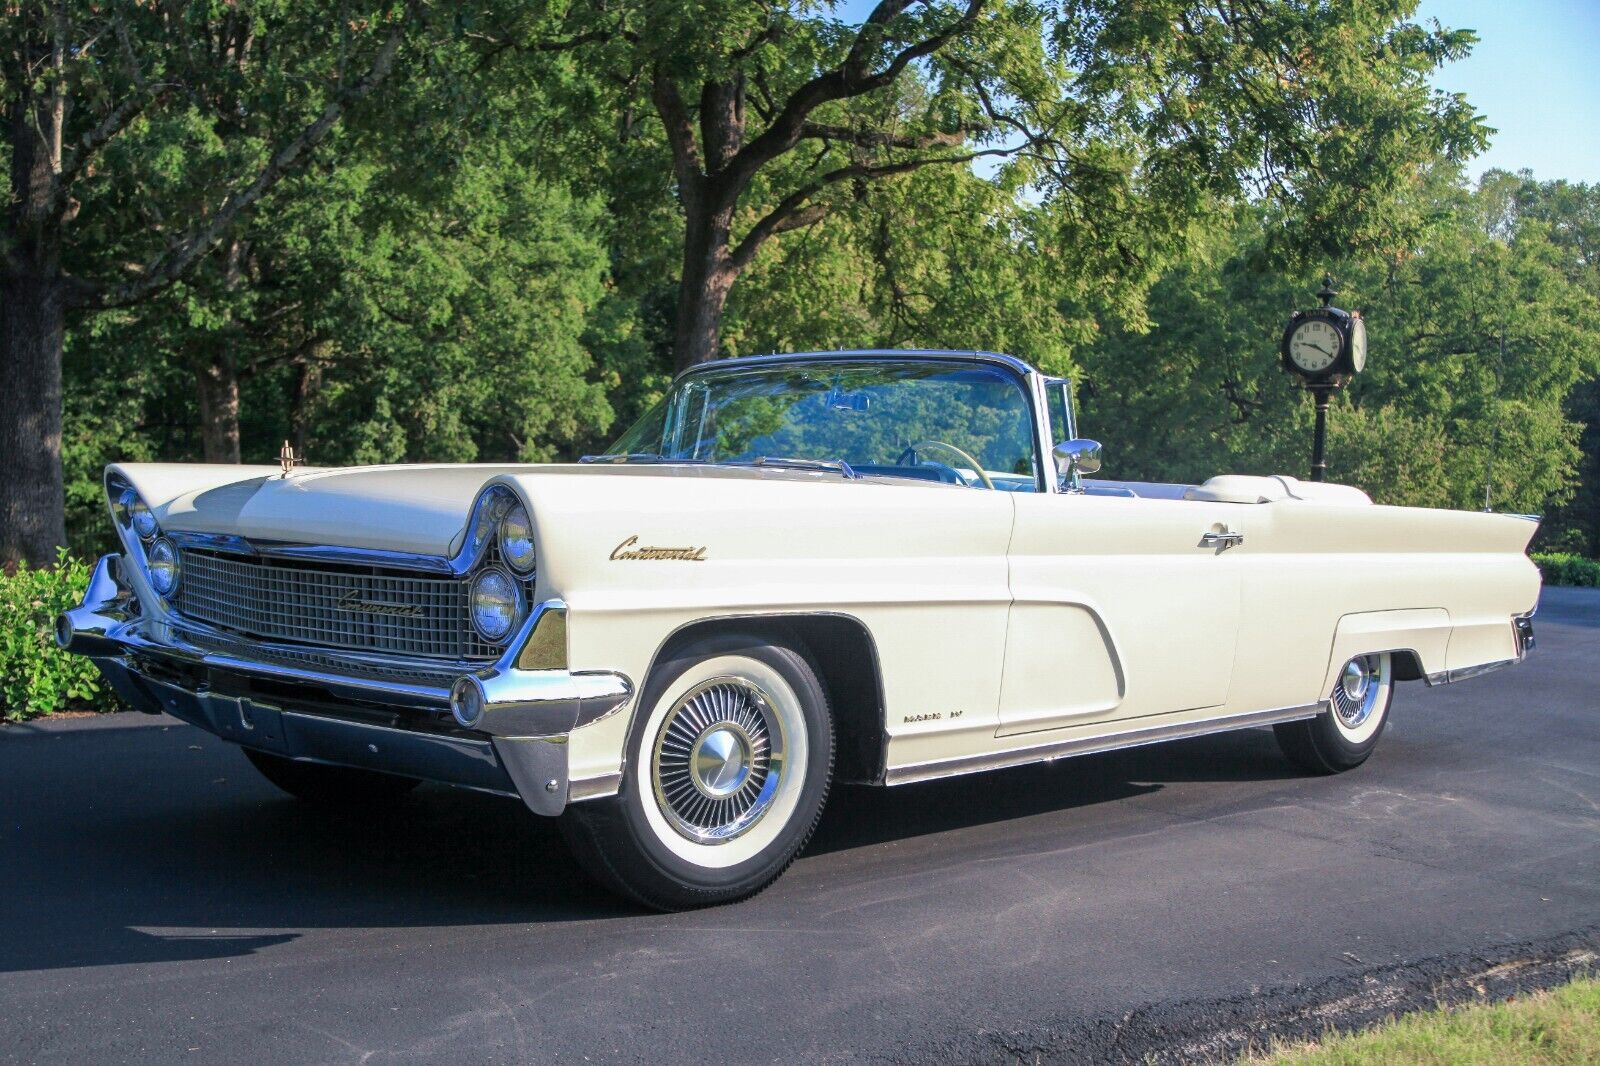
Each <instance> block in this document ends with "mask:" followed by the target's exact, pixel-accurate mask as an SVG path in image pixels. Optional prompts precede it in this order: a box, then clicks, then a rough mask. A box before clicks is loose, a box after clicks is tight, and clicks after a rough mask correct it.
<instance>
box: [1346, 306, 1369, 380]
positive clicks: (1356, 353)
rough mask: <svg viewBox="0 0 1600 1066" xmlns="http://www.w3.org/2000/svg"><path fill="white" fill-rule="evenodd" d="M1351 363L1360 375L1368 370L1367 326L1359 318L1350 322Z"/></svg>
mask: <svg viewBox="0 0 1600 1066" xmlns="http://www.w3.org/2000/svg"><path fill="white" fill-rule="evenodd" d="M1350 363H1351V365H1352V366H1354V367H1355V368H1356V373H1358V374H1359V373H1361V371H1363V370H1365V369H1366V368H1367V324H1366V323H1365V322H1364V321H1362V320H1361V319H1359V318H1357V319H1352V320H1351V322H1350Z"/></svg>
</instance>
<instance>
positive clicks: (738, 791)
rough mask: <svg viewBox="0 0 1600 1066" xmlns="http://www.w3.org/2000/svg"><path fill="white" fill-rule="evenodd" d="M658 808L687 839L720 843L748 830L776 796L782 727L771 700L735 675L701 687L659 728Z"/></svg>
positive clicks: (655, 776) (654, 766) (655, 761)
mask: <svg viewBox="0 0 1600 1066" xmlns="http://www.w3.org/2000/svg"><path fill="white" fill-rule="evenodd" d="M651 764H652V765H651V776H652V778H653V779H654V781H653V783H654V786H655V795H656V803H657V804H658V806H659V807H660V808H661V813H662V814H664V815H665V816H666V818H667V821H669V822H670V823H671V824H672V827H673V828H674V829H676V830H677V831H678V832H679V833H681V834H682V835H683V836H685V837H688V838H689V839H690V840H693V841H696V842H698V843H701V844H720V843H723V842H725V841H728V840H732V839H733V838H734V837H737V836H739V835H740V834H741V833H744V832H746V831H747V830H749V829H750V828H751V827H752V826H753V825H755V824H756V822H757V821H759V820H760V819H761V816H762V815H763V814H765V813H766V811H767V808H768V807H770V806H771V805H772V801H773V799H774V797H775V796H776V795H777V792H778V784H779V782H780V780H781V779H782V777H783V764H784V744H783V729H782V725H781V723H780V722H779V720H778V716H777V713H776V712H775V711H774V710H773V707H772V700H771V698H770V697H769V696H768V695H767V694H766V693H765V692H763V691H762V690H761V689H760V688H758V687H757V686H756V685H754V684H752V683H751V682H749V681H747V680H745V679H744V678H738V677H723V678H717V679H715V680H712V681H708V682H705V683H704V684H701V685H697V686H696V687H695V688H693V689H691V690H690V691H689V692H688V693H687V694H685V695H684V697H683V698H682V699H681V700H679V701H678V702H677V704H675V705H674V706H673V708H672V710H671V711H669V712H668V713H667V717H666V719H665V720H664V721H663V722H662V724H661V731H660V733H659V734H658V735H657V737H656V744H655V752H654V755H653V757H652V760H651Z"/></svg>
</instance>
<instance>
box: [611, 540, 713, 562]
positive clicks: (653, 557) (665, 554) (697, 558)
mask: <svg viewBox="0 0 1600 1066" xmlns="http://www.w3.org/2000/svg"><path fill="white" fill-rule="evenodd" d="M638 543H639V538H638V537H637V536H633V537H629V538H628V539H627V540H625V541H623V542H622V543H621V544H618V545H617V546H616V547H615V548H613V549H612V550H611V558H612V559H614V560H624V559H629V560H636V561H638V562H679V563H703V562H705V561H706V550H705V548H704V547H699V548H658V547H655V546H653V545H645V546H644V547H635V545H637V544H638Z"/></svg>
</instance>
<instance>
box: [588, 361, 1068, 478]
mask: <svg viewBox="0 0 1600 1066" xmlns="http://www.w3.org/2000/svg"><path fill="white" fill-rule="evenodd" d="M1032 425H1033V422H1032V418H1031V414H1030V411H1029V406H1028V398H1027V395H1026V393H1025V392H1024V391H1023V387H1022V384H1021V383H1020V382H1019V381H1018V380H1017V379H1016V377H1015V376H1013V375H1011V374H1009V373H1007V372H1006V371H1005V370H1003V369H1001V368H999V367H993V366H985V365H982V364H972V363H954V362H942V361H933V360H905V361H894V362H890V361H885V360H872V361H870V362H860V363H855V362H849V361H841V360H829V361H819V362H813V363H803V362H796V363H784V364H782V365H773V366H754V367H749V366H747V367H737V368H730V369H728V370H726V371H717V370H709V371H702V372H700V373H698V374H693V375H691V376H689V377H687V378H684V379H682V380H680V381H679V382H677V383H676V384H675V385H674V386H673V389H672V392H671V393H670V394H668V396H667V398H666V399H665V400H663V401H662V402H661V403H659V404H657V405H656V406H655V407H654V408H653V409H651V411H650V412H649V413H648V414H646V415H645V416H644V418H642V419H640V420H639V422H638V423H637V424H636V425H634V427H633V428H632V429H630V430H628V432H627V433H624V434H623V435H622V437H621V438H620V439H619V440H618V441H617V442H616V444H614V445H612V447H611V448H610V449H609V451H608V452H607V453H606V455H604V456H595V457H593V460H592V461H605V460H608V459H609V460H611V461H631V462H702V463H721V464H770V465H774V466H782V465H794V466H802V465H814V464H829V465H831V466H833V467H835V468H837V469H839V470H840V471H841V472H843V473H846V474H848V473H849V472H851V471H853V472H855V473H857V474H860V475H877V476H885V475H886V476H893V477H908V478H917V479H919V480H924V481H943V482H946V483H949V484H960V485H969V486H973V487H983V488H994V489H1004V490H1009V491H1013V492H1034V491H1037V490H1038V479H1037V476H1036V471H1035V463H1034V448H1033V430H1032ZM840 464H846V465H840Z"/></svg>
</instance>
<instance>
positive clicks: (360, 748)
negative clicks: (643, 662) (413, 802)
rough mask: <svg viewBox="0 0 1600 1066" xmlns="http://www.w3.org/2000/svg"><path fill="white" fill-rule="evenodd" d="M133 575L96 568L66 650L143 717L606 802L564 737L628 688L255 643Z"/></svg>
mask: <svg viewBox="0 0 1600 1066" xmlns="http://www.w3.org/2000/svg"><path fill="white" fill-rule="evenodd" d="M122 565H123V561H122V559H121V558H120V557H119V556H115V555H108V556H105V557H104V558H102V559H101V560H100V561H99V563H98V564H97V565H96V567H95V569H94V572H93V574H92V576H91V578H90V582H89V587H88V590H87V591H86V593H85V595H84V600H83V603H82V605H81V606H79V607H76V608H73V609H72V610H70V611H66V612H64V613H63V614H62V615H61V617H60V618H59V619H58V620H57V623H56V641H57V643H58V644H60V645H61V646H62V647H63V648H65V649H66V650H68V651H71V652H75V653H77V654H81V655H85V656H88V657H89V658H90V659H91V660H93V662H94V663H95V665H96V666H97V667H99V669H100V672H101V674H102V675H103V676H104V677H105V679H106V681H107V683H108V684H109V685H110V686H111V687H112V689H113V690H114V691H115V692H116V693H117V694H118V696H120V697H121V698H122V700H123V701H124V702H125V703H127V704H128V705H129V706H131V707H133V708H134V709H136V710H140V711H145V712H147V713H151V714H154V713H159V712H163V711H164V712H166V713H168V714H171V715H172V716H173V717H175V718H179V719H182V720H183V721H185V722H188V723H190V724H192V725H195V726H198V727H199V728H201V729H204V730H206V731H208V732H210V733H214V734H216V735H217V736H219V737H221V738H222V739H224V740H229V741H232V742H234V743H237V744H241V745H244V746H246V747H251V748H257V749H260V750H262V751H269V752H272V753H274V754H277V755H282V756H285V757H287V758H291V759H296V760H302V761H307V762H320V763H328V764H333V765H339V766H354V767H360V768H362V769H368V770H379V771H383V772H386V773H395V774H403V775H405V776H408V777H420V778H425V779H427V780H430V781H438V782H442V783H445V784H450V785H457V786H460V787H463V788H470V789H476V790H479V791H484V792H494V793H500V794H503V795H514V796H520V797H521V798H522V799H523V801H524V802H525V803H527V805H528V807H529V808H531V809H532V810H533V811H535V812H536V813H538V814H545V815H554V814H559V813H560V812H561V811H562V810H563V809H564V808H565V807H566V804H567V802H568V800H569V798H581V797H582V796H584V795H588V794H596V792H597V789H596V788H594V787H593V783H589V782H578V783H577V788H576V789H574V787H573V782H571V781H570V779H569V776H568V770H567V734H568V733H570V732H571V731H572V730H573V729H575V728H577V727H578V726H580V725H585V724H587V723H589V722H593V721H596V720H598V719H600V718H603V717H605V716H607V715H609V714H611V713H613V712H615V711H617V710H618V709H620V708H621V707H622V706H623V705H624V704H625V703H626V702H627V701H628V699H629V698H630V696H631V695H632V686H631V684H630V683H629V682H628V679H627V678H626V677H623V676H622V675H621V674H616V673H608V672H569V671H566V670H518V669H516V668H515V666H514V665H513V664H511V663H509V662H506V661H502V662H500V663H496V664H493V665H488V664H462V665H461V666H456V667H454V668H452V666H451V665H450V664H431V663H419V662H406V661H396V660H391V659H384V658H380V657H374V656H357V655H345V654H339V653H324V652H321V651H319V650H316V649H307V648H302V647H295V646H286V645H271V644H259V643H249V642H244V641H241V640H240V639H239V638H237V637H234V636H232V635H230V634H227V633H223V632H220V631H216V630H211V629H208V628H206V627H203V626H197V625H193V624H189V623H183V624H179V623H176V622H174V621H173V620H172V619H171V618H169V617H166V616H158V615H154V614H147V613H145V612H144V611H143V610H142V608H141V605H140V603H139V600H138V598H137V597H136V596H135V594H134V592H133V590H132V588H131V586H130V584H129V583H128V582H127V581H125V580H124V576H123V574H122V569H121V568H122ZM532 621H533V619H530V624H531V623H532ZM515 646H516V645H513V647H515ZM507 658H508V659H509V658H510V656H509V655H508V657H507ZM472 667H476V668H477V669H476V671H474V672H473V673H472V675H471V676H473V677H475V678H476V679H478V680H479V682H480V683H484V682H486V683H487V685H486V687H487V689H488V690H489V691H490V692H491V693H493V694H494V695H493V696H492V697H491V699H492V702H491V703H490V705H489V707H488V709H487V711H486V712H485V713H484V714H483V716H482V719H481V721H479V722H478V723H476V725H477V728H471V729H469V728H464V727H463V726H462V725H461V724H460V723H459V722H458V721H457V720H456V719H455V717H454V716H453V715H452V713H451V708H450V688H451V685H452V683H453V682H455V681H458V680H460V678H461V677H463V676H466V674H465V671H467V670H469V669H471V668H472ZM599 791H603V790H599Z"/></svg>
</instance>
